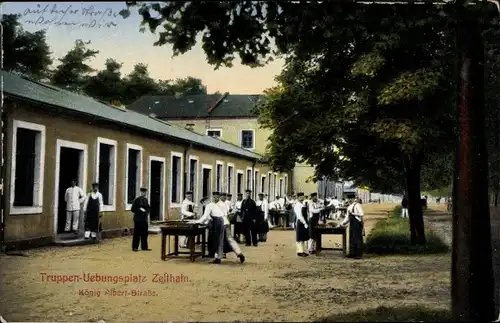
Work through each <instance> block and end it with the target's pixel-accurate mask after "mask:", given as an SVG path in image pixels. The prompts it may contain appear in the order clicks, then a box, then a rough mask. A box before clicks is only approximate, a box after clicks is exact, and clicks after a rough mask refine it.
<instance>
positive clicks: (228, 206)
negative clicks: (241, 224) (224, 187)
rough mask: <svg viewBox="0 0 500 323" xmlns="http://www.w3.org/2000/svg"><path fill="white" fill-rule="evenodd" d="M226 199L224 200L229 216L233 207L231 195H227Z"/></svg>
mask: <svg viewBox="0 0 500 323" xmlns="http://www.w3.org/2000/svg"><path fill="white" fill-rule="evenodd" d="M226 195H227V198H226V205H227V209H228V210H229V213H230V214H231V213H232V212H233V209H234V206H233V194H231V193H227V194H226Z"/></svg>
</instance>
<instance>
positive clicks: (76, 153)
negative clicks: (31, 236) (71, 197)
mask: <svg viewBox="0 0 500 323" xmlns="http://www.w3.org/2000/svg"><path fill="white" fill-rule="evenodd" d="M60 149H61V151H60V155H59V165H60V166H59V192H57V194H58V196H59V199H58V201H59V203H58V205H57V233H63V232H64V227H65V225H66V201H65V194H66V190H67V189H68V188H69V187H70V186H71V182H72V181H73V180H76V182H77V185H78V186H79V187H80V188H81V189H83V190H84V192H85V189H86V188H85V187H81V185H82V183H83V181H82V178H78V176H79V174H81V172H80V167H82V165H81V164H80V161H81V160H82V155H83V150H79V149H74V148H68V147H61V148H60Z"/></svg>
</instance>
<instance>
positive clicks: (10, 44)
mask: <svg viewBox="0 0 500 323" xmlns="http://www.w3.org/2000/svg"><path fill="white" fill-rule="evenodd" d="M1 24H2V28H3V33H2V42H3V44H2V45H3V47H2V50H3V68H4V69H5V70H7V71H13V72H18V73H22V74H26V75H28V76H30V77H32V78H34V79H37V80H40V79H43V78H46V77H48V76H49V68H50V66H51V65H52V58H51V52H50V48H49V45H48V44H47V39H46V35H45V30H40V31H37V32H34V33H30V32H28V31H25V30H23V28H22V27H21V23H20V22H19V15H13V14H4V15H2V18H1Z"/></svg>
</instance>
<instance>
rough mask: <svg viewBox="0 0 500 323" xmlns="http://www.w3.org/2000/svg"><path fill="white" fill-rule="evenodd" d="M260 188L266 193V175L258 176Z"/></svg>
mask: <svg viewBox="0 0 500 323" xmlns="http://www.w3.org/2000/svg"><path fill="white" fill-rule="evenodd" d="M260 189H261V192H262V193H266V176H265V175H262V177H261V178H260Z"/></svg>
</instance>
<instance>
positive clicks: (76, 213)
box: [64, 179, 86, 234]
mask: <svg viewBox="0 0 500 323" xmlns="http://www.w3.org/2000/svg"><path fill="white" fill-rule="evenodd" d="M77 183H78V181H77V180H76V179H74V180H72V181H71V187H69V188H68V189H67V190H66V193H65V194H64V201H65V202H66V226H65V227H64V231H66V232H70V230H71V231H73V232H74V233H76V234H78V222H79V220H80V209H81V204H82V203H83V202H84V201H85V198H86V196H85V193H84V192H83V190H82V189H81V188H79V187H78V186H77ZM71 222H73V226H71Z"/></svg>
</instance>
